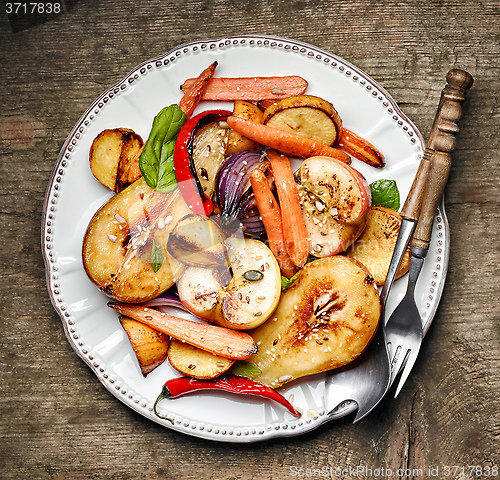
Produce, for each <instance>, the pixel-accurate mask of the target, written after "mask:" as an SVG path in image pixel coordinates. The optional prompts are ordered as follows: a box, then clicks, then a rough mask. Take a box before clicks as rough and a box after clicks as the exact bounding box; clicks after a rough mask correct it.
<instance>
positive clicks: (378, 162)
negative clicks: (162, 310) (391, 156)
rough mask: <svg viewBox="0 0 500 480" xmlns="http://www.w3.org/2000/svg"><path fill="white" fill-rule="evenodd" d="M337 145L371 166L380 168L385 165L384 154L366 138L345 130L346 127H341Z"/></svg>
mask: <svg viewBox="0 0 500 480" xmlns="http://www.w3.org/2000/svg"><path fill="white" fill-rule="evenodd" d="M337 147H338V148H340V149H342V150H344V152H346V153H348V154H349V155H352V156H353V157H354V158H357V159H358V160H361V161H362V162H364V163H366V164H368V165H371V166H372V167H376V168H382V167H384V166H385V159H384V156H383V155H382V154H381V153H380V152H379V151H378V150H377V149H376V148H375V147H374V146H373V145H372V144H371V143H370V142H369V141H368V140H365V139H364V138H362V137H360V136H359V135H356V134H355V133H354V132H351V131H350V130H347V128H343V129H342V132H341V133H340V137H339V140H338V142H337Z"/></svg>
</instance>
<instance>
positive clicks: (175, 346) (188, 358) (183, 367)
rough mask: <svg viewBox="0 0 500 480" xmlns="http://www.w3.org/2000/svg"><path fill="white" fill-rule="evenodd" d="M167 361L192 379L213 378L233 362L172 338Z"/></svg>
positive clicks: (227, 368)
mask: <svg viewBox="0 0 500 480" xmlns="http://www.w3.org/2000/svg"><path fill="white" fill-rule="evenodd" d="M167 356H168V361H169V362H170V365H172V367H174V368H175V369H176V370H177V371H179V372H180V373H182V374H184V375H187V376H189V377H194V378H215V377H218V376H219V375H221V374H223V373H224V372H226V371H227V370H229V368H230V367H231V365H232V364H233V363H234V362H235V361H234V360H231V359H229V358H224V357H221V356H219V355H214V354H213V353H210V352H207V351H205V350H201V349H200V348H197V347H193V346H192V345H189V344H188V343H184V342H181V341H180V340H176V339H175V338H173V339H172V340H171V341H170V346H169V347H168V353H167Z"/></svg>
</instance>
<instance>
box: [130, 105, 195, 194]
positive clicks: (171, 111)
mask: <svg viewBox="0 0 500 480" xmlns="http://www.w3.org/2000/svg"><path fill="white" fill-rule="evenodd" d="M185 122H186V115H185V114H184V112H183V111H182V110H181V109H180V108H179V107H178V105H175V104H174V105H169V106H168V107H165V108H164V109H162V110H161V111H160V113H158V115H156V117H155V118H154V120H153V126H152V127H151V132H150V133H149V137H148V140H147V141H146V145H145V146H144V149H143V151H142V153H141V156H140V158H139V167H140V169H141V172H142V175H143V176H144V180H146V183H147V184H148V185H149V186H150V187H151V188H155V189H156V190H160V191H162V192H169V191H171V190H173V189H174V188H175V187H176V185H177V180H176V178H175V170H174V146H175V139H176V138H177V134H178V133H179V130H180V129H181V127H182V126H183V125H184V123H185Z"/></svg>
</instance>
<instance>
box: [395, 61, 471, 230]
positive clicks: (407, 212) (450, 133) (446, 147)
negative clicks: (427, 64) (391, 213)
mask: <svg viewBox="0 0 500 480" xmlns="http://www.w3.org/2000/svg"><path fill="white" fill-rule="evenodd" d="M446 81H447V83H446V86H445V87H444V89H443V91H442V92H441V98H440V101H439V105H438V108H437V111H436V116H435V117H434V123H433V124H432V128H431V133H430V135H429V140H428V141H427V147H426V149H425V153H424V156H423V158H422V160H421V161H420V165H419V168H418V171H417V173H416V175H415V180H414V181H413V184H412V186H411V189H410V192H409V193H408V196H407V197H406V202H405V204H404V205H403V208H402V209H401V215H402V216H403V217H404V218H407V219H409V220H413V221H418V220H419V218H420V211H421V208H422V202H423V200H424V192H425V190H426V185H427V183H428V181H431V179H430V178H429V175H430V167H431V163H432V161H433V154H434V150H436V149H437V145H436V139H437V136H438V135H440V136H444V137H445V138H442V139H441V140H440V141H439V148H440V149H441V151H443V152H444V153H451V152H452V151H453V149H454V148H455V144H456V140H455V136H456V134H457V133H458V127H457V125H456V123H457V122H458V121H459V120H460V117H461V116H462V103H463V102H464V100H465V91H466V90H468V89H469V88H470V87H471V86H472V83H473V81H474V80H473V78H472V76H471V75H470V74H469V73H467V72H465V71H463V70H450V71H449V72H448V74H447V75H446ZM434 175H437V173H436V172H435V173H434ZM446 178H447V175H446ZM441 194H442V192H441ZM439 198H440V197H439ZM438 201H439V200H438ZM436 206H437V204H436ZM432 211H433V212H435V211H436V207H435V208H434V209H433V210H432ZM417 228H418V227H417ZM431 228H432V223H431Z"/></svg>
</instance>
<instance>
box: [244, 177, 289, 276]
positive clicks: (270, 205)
mask: <svg viewBox="0 0 500 480" xmlns="http://www.w3.org/2000/svg"><path fill="white" fill-rule="evenodd" d="M250 183H251V184H252V190H253V193H254V196H255V201H256V203H257V208H258V210H259V214H260V217H261V218H262V223H263V224H264V228H265V229H266V234H267V241H268V244H269V248H270V249H271V252H273V255H274V256H275V257H276V260H277V261H278V265H279V266H280V270H281V273H282V275H283V276H285V277H286V278H291V277H293V275H295V273H296V272H297V268H296V266H295V264H294V263H293V261H292V259H291V258H290V255H288V251H287V249H286V246H285V239H284V237H283V224H282V222H281V209H280V207H279V205H278V202H277V201H276V199H275V198H274V195H273V192H272V191H271V187H270V186H269V182H268V180H267V177H266V175H265V174H264V172H263V171H262V170H259V169H258V168H255V169H254V170H253V171H252V173H251V175H250Z"/></svg>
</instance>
